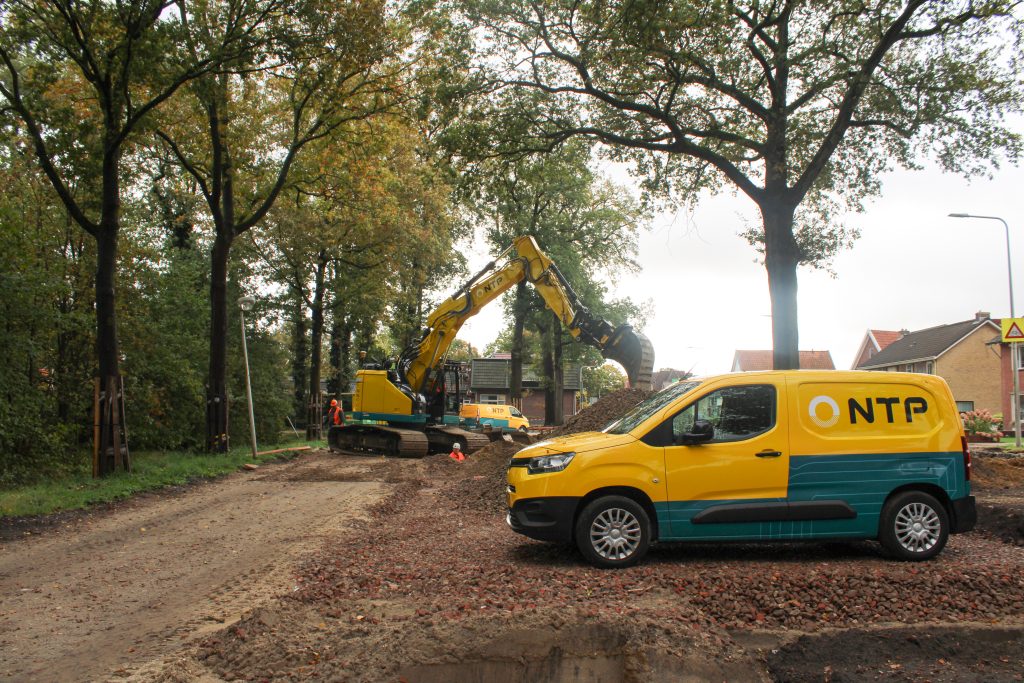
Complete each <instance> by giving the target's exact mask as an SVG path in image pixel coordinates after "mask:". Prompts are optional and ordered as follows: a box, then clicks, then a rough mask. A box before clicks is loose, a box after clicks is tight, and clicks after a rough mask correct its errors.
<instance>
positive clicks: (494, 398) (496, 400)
mask: <svg viewBox="0 0 1024 683" xmlns="http://www.w3.org/2000/svg"><path fill="white" fill-rule="evenodd" d="M479 402H480V403H486V404H487V405H492V406H496V405H500V404H502V403H504V402H505V397H504V396H502V395H501V394H480V401H479Z"/></svg>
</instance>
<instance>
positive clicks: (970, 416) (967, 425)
mask: <svg viewBox="0 0 1024 683" xmlns="http://www.w3.org/2000/svg"><path fill="white" fill-rule="evenodd" d="M960 419H961V420H963V423H964V431H966V432H967V434H968V435H971V436H987V437H991V438H993V439H999V438H1002V436H1003V434H1002V432H1000V431H999V428H1000V427H1002V425H1001V424H1000V423H999V422H998V421H997V419H996V418H995V417H994V416H993V415H992V413H991V412H990V411H988V410H972V411H970V412H966V413H960Z"/></svg>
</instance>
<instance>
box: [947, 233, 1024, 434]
mask: <svg viewBox="0 0 1024 683" xmlns="http://www.w3.org/2000/svg"><path fill="white" fill-rule="evenodd" d="M949 216H950V218H983V219H985V220H990V221H999V222H1000V223H1002V224H1003V230H1005V231H1006V274H1007V277H1009V280H1010V317H1011V318H1016V317H1017V312H1016V311H1015V310H1014V308H1013V265H1012V262H1011V260H1010V226H1009V225H1007V224H1006V221H1004V220H1003V219H1002V218H1000V217H999V216H978V215H975V214H971V213H951V214H949ZM1018 343H1020V342H1014V343H1011V344H1010V348H1011V349H1013V351H1012V353H1011V354H1010V355H1011V358H1012V359H1011V361H1010V371H1011V372H1012V373H1013V412H1014V415H1013V424H1014V435H1015V436H1014V446H1016V447H1017V448H1020V359H1019V354H1018V353H1017V344H1018Z"/></svg>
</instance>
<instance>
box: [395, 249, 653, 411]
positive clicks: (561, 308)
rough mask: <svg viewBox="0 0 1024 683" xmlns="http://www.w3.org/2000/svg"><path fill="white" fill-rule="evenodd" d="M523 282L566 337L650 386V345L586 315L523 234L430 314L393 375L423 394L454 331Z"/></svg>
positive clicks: (556, 272)
mask: <svg viewBox="0 0 1024 683" xmlns="http://www.w3.org/2000/svg"><path fill="white" fill-rule="evenodd" d="M524 279H525V280H526V281H528V282H530V283H531V284H532V285H533V286H534V288H535V289H536V290H537V291H538V293H539V294H540V295H541V297H543V299H544V302H545V303H546V304H547V306H548V308H550V309H551V310H552V311H554V313H555V315H557V316H558V318H559V319H560V320H561V321H562V325H563V326H564V327H565V329H566V330H567V331H568V332H569V334H571V335H572V336H573V337H575V338H576V339H579V340H580V341H583V342H585V343H587V344H590V345H591V346H594V347H595V348H597V349H598V350H600V351H601V353H602V355H603V356H604V357H605V358H608V359H610V360H613V361H615V362H617V363H619V364H620V365H621V366H622V367H623V369H624V370H625V371H626V376H627V377H629V382H630V385H631V386H634V387H639V388H650V386H651V374H652V372H653V370H654V347H653V345H652V344H651V342H650V340H648V339H647V337H645V336H644V335H642V334H640V333H639V332H637V331H635V330H634V329H633V328H632V327H630V326H629V325H621V326H619V327H618V328H612V326H611V324H610V323H608V322H607V321H606V320H603V319H601V318H597V317H594V316H592V315H591V313H590V311H588V310H587V308H586V307H585V306H583V304H582V302H581V301H580V299H579V297H578V296H577V295H576V293H575V292H574V291H573V289H572V287H571V286H570V285H569V282H568V281H567V280H566V278H565V277H564V276H563V275H562V273H561V272H560V271H559V270H558V267H557V266H556V265H555V264H554V262H552V261H551V259H550V258H549V257H548V256H547V255H546V254H545V253H544V252H543V251H541V249H540V247H539V246H538V245H537V242H536V241H535V240H534V239H533V237H530V236H529V235H526V236H523V237H518V238H516V240H515V241H514V242H513V243H512V245H511V246H510V247H508V248H507V249H506V250H505V251H503V252H502V253H501V254H500V255H499V256H498V258H497V259H495V260H494V261H491V262H490V263H488V264H487V266H485V267H484V268H483V269H482V270H481V271H480V272H478V273H477V274H476V275H474V276H473V277H472V278H470V280H469V281H468V282H466V284H464V285H463V286H462V287H461V288H459V290H458V291H457V292H455V294H453V295H452V296H451V297H450V298H449V299H447V300H446V301H445V302H444V303H442V304H441V305H440V306H438V308H437V309H436V310H435V311H434V312H433V313H431V315H430V316H429V317H428V318H427V321H426V329H425V330H424V334H423V337H422V339H421V340H420V342H419V344H416V345H415V346H413V347H410V348H409V349H407V350H406V352H405V353H403V354H402V358H401V359H400V360H399V374H400V375H401V376H402V377H403V378H404V380H405V381H406V382H407V383H408V385H409V386H410V387H411V388H412V389H413V390H414V391H418V392H424V391H426V390H427V389H428V388H429V385H430V382H431V380H432V379H433V377H434V375H435V373H436V371H437V368H439V367H440V366H441V365H442V364H443V363H444V359H445V357H446V356H447V353H448V349H449V348H450V347H451V344H452V342H453V341H455V336H456V334H457V333H458V330H459V328H461V327H462V325H463V324H464V323H465V322H466V320H468V319H469V318H471V317H472V316H474V315H476V313H478V312H479V311H480V309H482V308H483V307H484V306H486V305H487V304H489V303H490V302H491V301H493V300H494V299H496V298H498V297H499V296H500V295H501V294H503V293H504V292H506V291H508V290H509V289H511V288H512V287H514V286H515V285H516V284H518V283H519V282H521V281H522V280H524Z"/></svg>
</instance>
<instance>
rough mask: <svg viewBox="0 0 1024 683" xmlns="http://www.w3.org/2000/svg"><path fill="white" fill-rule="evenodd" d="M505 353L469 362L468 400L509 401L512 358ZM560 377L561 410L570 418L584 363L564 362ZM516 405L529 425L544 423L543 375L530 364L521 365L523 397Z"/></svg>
mask: <svg viewBox="0 0 1024 683" xmlns="http://www.w3.org/2000/svg"><path fill="white" fill-rule="evenodd" d="M508 355H509V354H495V357H493V358H474V359H473V360H472V361H470V380H469V390H470V394H469V396H468V398H469V402H472V403H490V404H495V405H497V404H503V403H506V404H510V403H511V399H510V394H509V389H510V387H511V378H512V360H511V358H510V357H507V356H508ZM502 356H506V357H502ZM562 377H563V387H562V410H563V413H564V415H565V417H569V416H570V415H575V414H576V413H577V412H578V409H577V408H578V404H579V392H580V391H581V389H582V386H583V366H581V365H578V364H572V365H566V366H565V367H564V368H563V371H562ZM517 407H518V408H519V410H520V411H522V413H523V415H525V416H526V417H527V419H529V420H530V424H531V425H542V424H544V414H545V408H546V400H545V391H544V377H543V374H542V373H541V372H539V371H538V369H537V368H535V367H533V366H524V367H523V399H522V404H521V405H519V406H517Z"/></svg>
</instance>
